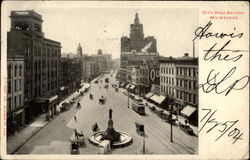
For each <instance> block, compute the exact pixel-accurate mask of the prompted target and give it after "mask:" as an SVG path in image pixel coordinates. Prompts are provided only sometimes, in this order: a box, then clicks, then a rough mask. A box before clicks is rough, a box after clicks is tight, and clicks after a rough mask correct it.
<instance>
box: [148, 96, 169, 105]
mask: <svg viewBox="0 0 250 160" xmlns="http://www.w3.org/2000/svg"><path fill="white" fill-rule="evenodd" d="M165 98H166V97H165V96H162V95H160V96H157V95H153V96H152V97H151V98H150V99H151V100H152V101H154V102H156V103H158V104H161V103H162V102H163V101H164V99H165Z"/></svg>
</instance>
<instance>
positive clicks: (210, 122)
mask: <svg viewBox="0 0 250 160" xmlns="http://www.w3.org/2000/svg"><path fill="white" fill-rule="evenodd" d="M202 111H206V112H207V114H206V115H205V116H204V117H203V118H202V119H201V121H200V122H204V123H203V125H202V126H201V128H200V130H199V132H201V131H202V130H203V129H204V128H205V126H207V127H208V129H207V130H206V133H209V132H211V131H218V132H219V133H220V135H219V136H218V137H217V138H216V139H215V141H218V140H219V139H220V138H222V137H223V136H227V137H232V138H233V140H234V141H233V144H234V143H235V142H237V141H239V140H243V138H242V136H243V133H242V132H241V131H240V130H239V129H238V128H236V127H234V126H235V125H236V124H237V123H238V122H239V120H233V121H232V120H230V121H225V122H218V121H217V120H216V118H215V113H216V112H217V110H214V111H212V109H208V108H203V109H202ZM216 129H217V130H216Z"/></svg>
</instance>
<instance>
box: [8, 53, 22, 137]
mask: <svg viewBox="0 0 250 160" xmlns="http://www.w3.org/2000/svg"><path fill="white" fill-rule="evenodd" d="M7 73H8V92H7V134H8V135H10V134H12V133H14V132H15V131H16V130H17V129H18V128H20V127H22V126H24V124H25V111H24V109H25V107H26V106H25V104H24V57H23V55H20V54H18V53H8V57H7Z"/></svg>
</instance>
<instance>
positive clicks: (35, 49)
mask: <svg viewBox="0 0 250 160" xmlns="http://www.w3.org/2000/svg"><path fill="white" fill-rule="evenodd" d="M34 56H37V48H36V47H34Z"/></svg>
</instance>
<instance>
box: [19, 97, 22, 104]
mask: <svg viewBox="0 0 250 160" xmlns="http://www.w3.org/2000/svg"><path fill="white" fill-rule="evenodd" d="M21 105H22V95H19V106H21Z"/></svg>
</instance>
